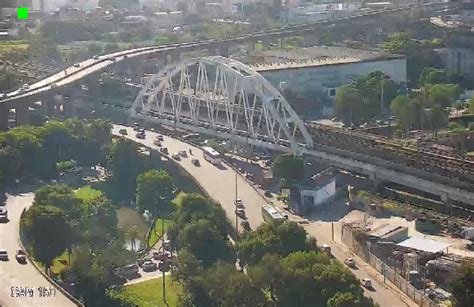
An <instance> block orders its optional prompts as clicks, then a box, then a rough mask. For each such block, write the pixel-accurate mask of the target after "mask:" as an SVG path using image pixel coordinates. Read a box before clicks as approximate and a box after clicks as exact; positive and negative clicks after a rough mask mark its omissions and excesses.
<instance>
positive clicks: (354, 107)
mask: <svg viewBox="0 0 474 307" xmlns="http://www.w3.org/2000/svg"><path fill="white" fill-rule="evenodd" d="M335 108H336V113H337V115H339V116H340V117H341V119H342V120H343V121H344V122H345V123H354V122H358V121H360V120H361V119H362V118H363V117H364V99H363V97H362V94H361V93H360V91H359V90H358V89H357V88H356V87H355V86H354V85H343V86H341V87H339V88H338V89H337V93H336V100H335Z"/></svg>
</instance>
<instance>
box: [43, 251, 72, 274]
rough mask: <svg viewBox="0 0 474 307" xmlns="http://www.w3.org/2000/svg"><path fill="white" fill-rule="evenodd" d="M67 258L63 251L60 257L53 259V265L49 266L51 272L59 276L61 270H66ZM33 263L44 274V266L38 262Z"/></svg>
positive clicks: (65, 252)
mask: <svg viewBox="0 0 474 307" xmlns="http://www.w3.org/2000/svg"><path fill="white" fill-rule="evenodd" d="M68 258H69V257H68V255H67V251H64V253H62V255H61V256H59V257H58V258H56V259H54V261H53V264H52V265H51V272H52V273H54V274H59V272H61V271H62V270H63V269H66V268H67V267H68ZM35 262H36V264H37V265H38V266H39V267H40V268H41V269H42V270H43V272H44V265H43V264H42V263H40V262H38V261H35Z"/></svg>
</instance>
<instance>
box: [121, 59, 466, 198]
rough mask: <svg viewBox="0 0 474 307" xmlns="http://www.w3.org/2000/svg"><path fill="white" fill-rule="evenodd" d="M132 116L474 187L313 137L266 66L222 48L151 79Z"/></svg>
mask: <svg viewBox="0 0 474 307" xmlns="http://www.w3.org/2000/svg"><path fill="white" fill-rule="evenodd" d="M130 116H131V117H132V118H140V119H144V120H145V121H151V122H157V123H161V124H165V125H168V126H175V127H177V128H183V129H185V130H190V131H195V132H200V133H204V134H208V135H213V136H216V137H220V138H225V139H230V140H233V141H234V142H240V143H243V144H252V145H257V146H260V147H266V148H271V149H275V150H278V151H283V152H290V153H294V154H298V155H303V154H305V155H309V156H312V157H313V158H320V159H322V160H325V161H327V162H329V163H331V164H332V165H335V166H338V167H341V168H344V169H348V170H351V171H355V172H358V173H363V174H366V175H367V176H369V177H370V178H371V179H373V180H374V181H375V182H378V181H387V182H394V183H398V184H401V185H404V186H408V187H412V188H415V189H418V190H420V191H424V192H427V193H430V194H435V195H438V196H439V197H440V198H441V200H443V201H444V202H446V204H449V203H450V201H451V200H453V201H457V202H461V203H464V204H471V205H472V201H473V199H474V192H473V191H472V190H471V189H468V190H464V189H459V188H457V187H456V185H454V184H453V182H452V180H450V181H449V182H448V181H447V179H446V178H445V177H443V176H441V175H438V174H434V173H428V172H425V171H422V170H418V169H416V168H413V167H409V166H406V165H400V164H398V163H397V161H391V160H382V159H379V158H376V157H372V156H368V155H366V154H364V153H362V152H357V153H356V152H351V151H348V150H342V149H337V148H332V147H331V146H327V145H323V144H321V143H319V142H318V140H316V141H317V142H318V143H317V144H318V145H317V148H314V146H313V139H312V137H311V135H310V134H309V133H308V130H307V129H306V127H305V125H304V123H303V121H302V120H301V119H300V118H299V117H298V115H297V114H296V113H295V111H294V110H293V109H292V108H291V106H290V105H289V103H288V102H287V101H286V100H285V98H284V97H283V96H282V95H281V94H280V93H279V91H278V90H277V89H275V88H274V87H273V86H272V85H271V84H270V83H269V82H268V81H267V80H265V79H264V78H263V77H262V76H261V75H260V74H259V73H257V72H255V71H253V70H251V69H250V68H249V67H247V66H246V65H244V64H242V63H240V62H237V61H234V60H231V59H228V58H224V57H219V56H213V57H204V58H200V59H188V60H184V61H182V62H180V63H177V64H172V65H170V66H167V67H165V68H164V69H162V70H161V71H160V72H158V73H157V74H155V75H154V76H153V77H151V78H150V79H149V81H148V82H147V84H146V85H145V86H144V87H143V88H142V89H141V91H140V93H139V94H138V96H137V97H136V99H135V101H134V102H133V105H132V108H131V109H130Z"/></svg>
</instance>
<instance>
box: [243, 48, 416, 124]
mask: <svg viewBox="0 0 474 307" xmlns="http://www.w3.org/2000/svg"><path fill="white" fill-rule="evenodd" d="M251 67H252V69H254V70H256V71H258V72H259V73H260V74H261V75H262V76H263V77H265V78H266V79H267V80H268V81H269V82H270V83H271V84H272V85H273V86H274V87H276V88H280V85H281V84H285V87H286V88H289V89H291V91H292V92H294V93H295V94H298V95H301V96H305V97H311V100H312V102H313V103H314V109H315V110H316V111H318V112H320V115H323V116H332V113H333V111H332V106H333V103H332V101H333V99H334V97H335V96H336V92H337V88H338V87H339V86H341V85H344V84H348V83H350V82H351V81H352V80H353V79H354V77H355V76H358V75H365V74H368V73H370V72H372V71H375V70H379V71H382V72H383V73H385V74H386V75H388V76H389V77H390V78H391V79H392V80H393V81H395V82H396V83H401V84H404V83H406V82H407V65H406V57H405V56H404V55H389V54H385V53H383V52H381V51H377V50H360V49H350V48H345V47H335V46H319V47H310V48H301V49H296V50H270V51H261V52H255V53H254V54H252V56H251ZM321 101H327V103H326V104H323V105H318V103H321ZM290 103H291V101H290Z"/></svg>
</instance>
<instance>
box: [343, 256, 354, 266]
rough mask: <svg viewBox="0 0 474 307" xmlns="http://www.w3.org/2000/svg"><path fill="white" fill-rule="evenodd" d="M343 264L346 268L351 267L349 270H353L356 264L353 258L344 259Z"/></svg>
mask: <svg viewBox="0 0 474 307" xmlns="http://www.w3.org/2000/svg"><path fill="white" fill-rule="evenodd" d="M344 263H345V264H346V265H347V266H348V267H351V268H355V266H356V263H355V260H354V258H346V260H344Z"/></svg>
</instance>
